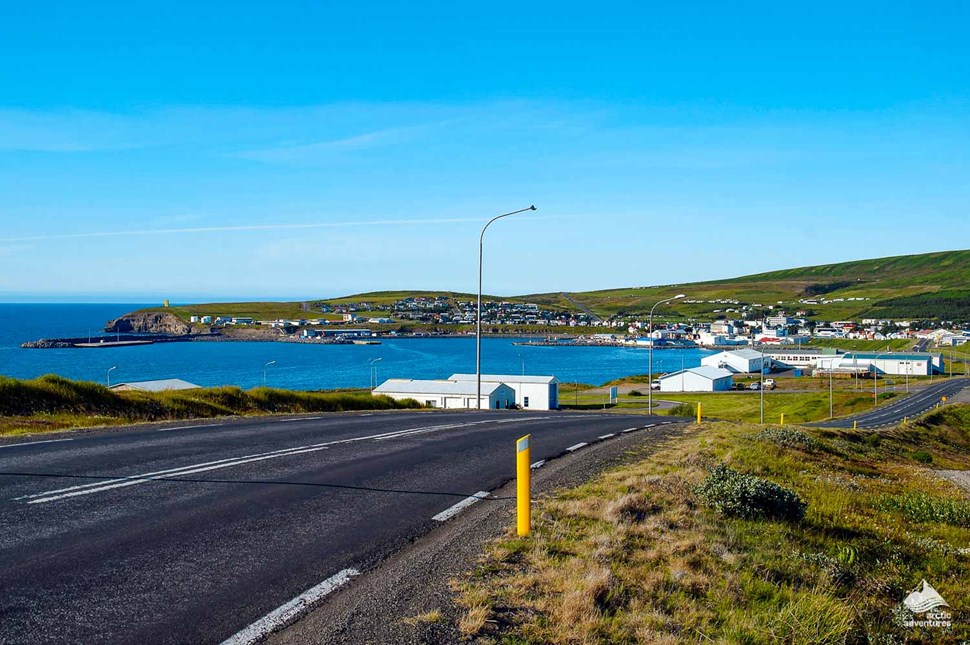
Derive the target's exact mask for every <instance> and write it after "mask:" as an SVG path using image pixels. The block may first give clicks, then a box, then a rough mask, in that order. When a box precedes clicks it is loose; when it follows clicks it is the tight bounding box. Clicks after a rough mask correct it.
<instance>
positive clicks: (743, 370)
mask: <svg viewBox="0 0 970 645" xmlns="http://www.w3.org/2000/svg"><path fill="white" fill-rule="evenodd" d="M701 365H706V366H708V367H717V368H722V369H726V370H730V371H731V372H733V373H735V374H751V373H755V372H761V371H762V369H764V368H769V369H770V368H771V356H767V355H765V354H762V353H761V352H756V351H755V350H753V349H739V350H736V351H733V352H720V353H719V354H712V355H710V356H705V357H704V358H702V359H701Z"/></svg>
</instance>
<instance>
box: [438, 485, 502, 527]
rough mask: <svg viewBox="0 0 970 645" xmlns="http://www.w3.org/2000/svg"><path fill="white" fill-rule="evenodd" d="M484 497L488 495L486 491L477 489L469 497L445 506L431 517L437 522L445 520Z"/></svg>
mask: <svg viewBox="0 0 970 645" xmlns="http://www.w3.org/2000/svg"><path fill="white" fill-rule="evenodd" d="M486 497H488V491H483V490H482V491H478V492H477V493H475V494H474V495H472V496H471V497H466V498H465V499H463V500H461V501H460V502H458V503H457V504H455V505H454V506H450V507H448V508H446V509H445V510H443V511H441V512H440V513H438V514H437V515H435V516H434V517H432V518H431V519H433V520H435V521H437V522H447V521H448V520H450V519H451V518H453V517H454V516H455V515H458V514H459V513H461V512H462V511H463V510H465V509H466V508H468V507H469V506H471V505H472V504H475V503H476V502H480V501H482V500H483V499H485V498H486Z"/></svg>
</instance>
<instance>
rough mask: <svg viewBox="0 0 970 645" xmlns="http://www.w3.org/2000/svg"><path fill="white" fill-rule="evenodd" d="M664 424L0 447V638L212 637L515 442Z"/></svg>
mask: <svg viewBox="0 0 970 645" xmlns="http://www.w3.org/2000/svg"><path fill="white" fill-rule="evenodd" d="M674 421H676V420H675V419H672V418H671V417H648V416H637V417H630V416H625V415H604V414H584V413H563V412H547V413H540V412H529V413H523V412H498V411H494V412H493V411H489V412H484V413H482V412H454V413H452V412H409V413H376V414H353V415H350V414H347V415H328V416H323V417H296V418H279V417H275V418H270V419H266V418H263V419H248V420H235V421H218V422H213V423H207V422H199V423H192V424H181V425H177V424H170V425H169V426H167V427H157V426H156V427H148V428H144V427H143V428H133V429H129V430H127V431H122V432H119V431H102V432H88V433H81V434H77V435H71V436H67V437H64V436H60V437H58V438H57V439H56V440H43V441H40V442H27V443H24V442H21V443H10V442H5V443H0V562H2V563H3V566H2V567H0V643H4V644H7V643H31V644H34V643H88V644H91V643H218V642H221V641H222V640H223V639H226V638H229V637H231V636H233V635H234V634H236V633H237V632H238V631H239V630H241V629H243V628H245V627H247V626H248V625H250V624H251V623H253V622H254V621H257V620H258V619H260V618H261V617H264V616H265V615H267V614H268V613H270V612H272V611H273V610H274V609H277V608H278V607H280V606H281V605H283V604H284V603H286V602H287V601H290V600H291V599H293V598H295V597H296V596H298V595H300V594H301V593H303V592H305V591H306V590H308V589H311V588H313V587H314V586H317V585H319V584H320V583H321V581H325V580H327V579H329V578H331V577H332V576H334V574H336V573H338V572H341V571H345V570H347V569H356V570H359V571H366V570H368V569H370V568H372V567H374V566H375V565H376V564H377V563H379V562H380V561H382V560H384V559H386V558H387V557H388V556H389V555H391V554H393V553H394V552H396V551H397V550H398V549H400V548H402V547H403V546H405V545H407V544H409V543H411V542H413V541H414V540H416V539H418V538H419V537H421V536H422V535H423V534H425V533H427V532H428V531H429V530H431V529H432V528H433V527H434V526H436V524H437V522H436V520H434V519H432V518H433V516H435V515H438V514H440V513H442V512H443V511H446V510H447V509H449V508H451V507H453V506H454V505H455V504H456V503H459V502H462V501H463V500H467V498H468V497H469V496H471V495H474V494H476V493H479V492H480V491H491V490H494V489H497V488H498V487H499V486H501V485H502V484H503V483H504V482H507V481H509V480H510V479H512V478H513V477H514V473H515V468H514V441H515V439H516V438H518V437H520V436H522V435H524V434H527V433H531V435H532V442H531V443H532V460H533V461H534V462H537V461H540V460H543V459H551V458H553V457H555V456H557V455H560V454H562V453H564V452H565V451H566V450H567V449H569V448H573V449H574V450H581V449H582V447H579V448H577V445H578V444H582V443H592V442H596V441H602V440H608V439H609V438H610V437H609V436H607V435H615V434H619V433H622V432H623V431H624V430H628V431H632V430H631V429H632V428H643V427H644V426H648V425H652V424H662V423H671V422H674ZM638 431H641V432H643V431H649V429H646V430H643V429H641V430H638ZM604 437H605V439H604ZM580 454H581V453H580ZM477 503H481V504H488V503H490V502H489V501H488V499H485V500H482V501H480V502H477ZM492 503H494V502H492Z"/></svg>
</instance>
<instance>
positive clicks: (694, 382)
mask: <svg viewBox="0 0 970 645" xmlns="http://www.w3.org/2000/svg"><path fill="white" fill-rule="evenodd" d="M659 380H660V391H661V392H724V391H726V390H730V389H731V388H732V387H733V386H734V374H732V373H731V372H730V371H728V370H726V369H723V368H720V367H712V366H710V365H702V366H700V367H691V368H689V369H686V370H680V371H679V372H671V373H670V374H667V375H665V376H661V377H660V379H659Z"/></svg>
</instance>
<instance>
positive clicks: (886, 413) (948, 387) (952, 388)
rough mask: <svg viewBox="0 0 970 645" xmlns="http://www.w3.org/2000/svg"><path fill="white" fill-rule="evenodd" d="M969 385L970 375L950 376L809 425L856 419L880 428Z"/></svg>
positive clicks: (832, 425)
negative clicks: (859, 410) (897, 397)
mask: <svg viewBox="0 0 970 645" xmlns="http://www.w3.org/2000/svg"><path fill="white" fill-rule="evenodd" d="M968 386H970V379H966V378H957V379H948V380H946V381H943V382H940V383H934V384H932V385H928V386H926V387H925V388H923V389H921V390H920V391H918V392H916V393H914V394H911V395H909V396H907V397H905V398H902V399H900V400H898V401H893V402H891V403H884V404H882V405H880V406H879V407H877V408H874V409H873V410H872V411H871V412H865V413H863V414H857V415H854V416H851V417H843V418H841V419H834V420H832V421H819V422H817V423H809V424H806V425H810V426H818V427H825V428H851V427H852V426H853V422H855V423H856V424H857V427H859V428H880V427H882V426H888V425H893V424H896V423H899V422H900V421H902V420H903V419H905V418H907V417H915V416H917V415H919V414H922V413H924V412H926V411H927V410H929V409H931V408H933V407H935V406H936V404H937V403H939V402H940V401H941V399H942V397H944V396H945V397H947V398H949V397H952V396H953V395H955V394H956V393H957V392H960V391H961V390H962V389H964V388H965V387H968Z"/></svg>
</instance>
